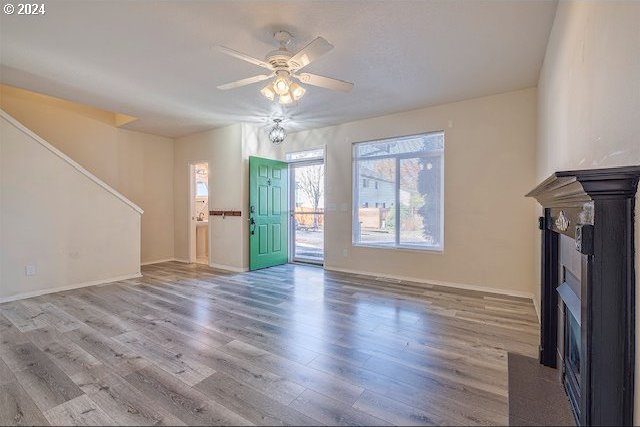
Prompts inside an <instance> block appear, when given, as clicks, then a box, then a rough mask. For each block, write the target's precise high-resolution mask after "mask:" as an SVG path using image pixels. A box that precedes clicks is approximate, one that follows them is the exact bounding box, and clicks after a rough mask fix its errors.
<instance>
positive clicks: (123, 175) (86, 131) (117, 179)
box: [0, 86, 174, 263]
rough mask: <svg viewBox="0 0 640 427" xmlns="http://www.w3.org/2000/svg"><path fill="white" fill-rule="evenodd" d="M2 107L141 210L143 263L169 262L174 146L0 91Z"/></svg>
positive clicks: (85, 111) (67, 106)
mask: <svg viewBox="0 0 640 427" xmlns="http://www.w3.org/2000/svg"><path fill="white" fill-rule="evenodd" d="M0 107H1V108H2V109H3V110H5V111H7V112H8V113H9V114H11V115H12V116H13V117H15V118H16V119H18V120H19V121H20V122H21V123H23V124H24V125H25V126H26V127H27V128H29V129H30V130H32V131H34V132H35V133H36V134H38V135H39V136H41V137H42V138H44V139H45V140H46V141H47V142H49V143H50V144H52V145H53V146H55V147H56V148H58V149H59V150H61V151H62V152H63V153H65V154H66V155H68V156H69V157H71V158H72V159H73V160H75V161H76V162H78V163H80V164H81V165H82V166H83V167H84V168H85V169H87V170H88V171H89V172H91V173H93V174H94V175H96V176H97V177H98V178H100V179H101V180H103V181H105V182H106V183H107V184H109V185H110V186H112V187H113V188H115V189H116V190H117V191H119V192H121V193H122V194H124V195H125V196H126V197H127V198H128V199H130V200H132V201H133V202H134V203H136V204H137V205H138V206H140V207H141V208H142V209H143V210H144V215H143V216H142V252H141V261H142V262H143V263H144V262H150V261H156V260H162V259H167V258H173V234H174V233H173V140H172V139H170V138H163V137H159V136H155V135H149V134H144V133H140V132H134V131H130V130H126V129H121V128H117V127H116V126H115V123H116V122H115V120H116V115H115V114H114V113H110V112H107V111H103V110H97V109H95V108H91V107H88V106H84V105H80V104H76V103H72V102H69V101H65V100H61V99H57V98H52V97H48V96H44V95H40V94H37V93H33V92H28V91H25V90H21V89H17V88H12V87H9V86H0Z"/></svg>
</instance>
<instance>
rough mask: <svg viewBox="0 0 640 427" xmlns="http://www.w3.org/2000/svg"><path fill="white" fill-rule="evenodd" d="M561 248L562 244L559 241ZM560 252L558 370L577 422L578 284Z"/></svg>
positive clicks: (579, 361) (578, 372) (579, 315)
mask: <svg viewBox="0 0 640 427" xmlns="http://www.w3.org/2000/svg"><path fill="white" fill-rule="evenodd" d="M560 244H561V246H563V242H562V241H561V243H560ZM563 252H564V251H562V250H561V251H560V264H561V269H562V270H561V277H562V278H563V280H562V284H560V286H559V287H558V295H559V297H560V301H559V307H558V309H559V313H560V315H559V316H558V319H559V320H560V324H559V331H558V340H559V342H558V360H559V361H560V363H558V366H560V368H561V369H560V373H561V380H562V384H563V385H564V388H565V390H566V391H567V396H568V398H569V402H570V403H571V408H572V410H573V415H574V417H575V419H576V422H579V420H580V364H581V359H582V357H581V352H582V349H581V343H582V339H581V330H580V329H581V321H580V320H581V313H580V297H579V295H580V281H579V279H578V278H577V277H576V276H575V275H574V274H572V273H571V271H570V270H569V269H568V268H567V266H565V265H563Z"/></svg>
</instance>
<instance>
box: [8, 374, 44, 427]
mask: <svg viewBox="0 0 640 427" xmlns="http://www.w3.org/2000/svg"><path fill="white" fill-rule="evenodd" d="M0 425H3V426H38V425H49V422H48V421H47V419H46V418H45V417H44V415H43V414H42V411H40V409H39V408H38V406H36V404H35V403H34V402H33V399H31V397H30V396H29V395H28V394H27V392H25V391H24V389H23V388H22V386H21V385H20V384H18V383H17V382H11V383H6V384H3V385H0Z"/></svg>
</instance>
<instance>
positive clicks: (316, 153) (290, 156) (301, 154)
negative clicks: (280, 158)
mask: <svg viewBox="0 0 640 427" xmlns="http://www.w3.org/2000/svg"><path fill="white" fill-rule="evenodd" d="M285 158H286V160H287V162H290V163H291V162H302V161H305V160H318V159H324V148H314V149H311V150H304V151H296V152H293V153H287V154H285Z"/></svg>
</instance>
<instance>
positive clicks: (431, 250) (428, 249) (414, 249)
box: [351, 242, 444, 255]
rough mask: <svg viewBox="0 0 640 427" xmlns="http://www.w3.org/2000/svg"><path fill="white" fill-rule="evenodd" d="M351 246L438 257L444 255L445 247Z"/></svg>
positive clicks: (361, 244)
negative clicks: (427, 254)
mask: <svg viewBox="0 0 640 427" xmlns="http://www.w3.org/2000/svg"><path fill="white" fill-rule="evenodd" d="M351 246H353V247H355V248H367V249H388V250H394V251H408V252H422V253H425V252H426V253H432V254H437V255H443V254H444V248H443V247H439V248H437V247H423V248H421V247H416V246H411V245H401V246H395V245H393V246H391V245H390V246H386V245H375V244H366V243H353V242H352V243H351Z"/></svg>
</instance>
